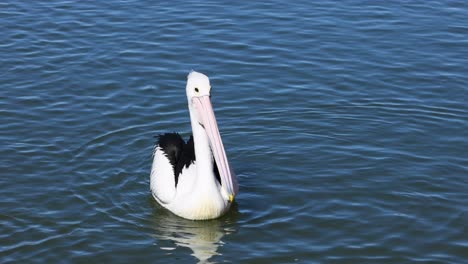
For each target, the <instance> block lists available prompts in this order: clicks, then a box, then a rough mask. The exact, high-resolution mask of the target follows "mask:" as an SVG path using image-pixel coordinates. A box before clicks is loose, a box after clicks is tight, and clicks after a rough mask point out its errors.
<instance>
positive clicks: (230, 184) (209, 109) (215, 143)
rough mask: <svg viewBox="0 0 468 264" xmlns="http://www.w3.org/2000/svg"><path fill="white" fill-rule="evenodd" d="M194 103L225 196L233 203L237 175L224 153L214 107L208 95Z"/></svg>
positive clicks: (195, 100) (195, 99) (197, 98)
mask: <svg viewBox="0 0 468 264" xmlns="http://www.w3.org/2000/svg"><path fill="white" fill-rule="evenodd" d="M192 103H193V105H194V106H195V109H196V110H197V112H198V116H199V118H200V119H201V120H200V121H201V123H202V125H203V127H204V128H205V131H206V134H207V135H208V139H209V141H210V146H211V151H212V152H213V156H214V159H215V161H216V164H217V165H218V171H219V174H220V176H221V186H222V190H223V192H222V193H223V196H224V198H225V199H226V200H228V201H229V202H231V203H232V202H233V201H234V198H235V196H236V194H237V191H238V186H237V179H236V175H235V174H234V172H233V171H232V169H231V167H230V166H229V162H228V159H227V156H226V152H225V151H224V146H223V141H222V140H221V135H220V133H219V129H218V124H217V123H216V117H215V115H214V111H213V106H212V105H211V100H210V97H209V96H208V95H204V96H197V97H192Z"/></svg>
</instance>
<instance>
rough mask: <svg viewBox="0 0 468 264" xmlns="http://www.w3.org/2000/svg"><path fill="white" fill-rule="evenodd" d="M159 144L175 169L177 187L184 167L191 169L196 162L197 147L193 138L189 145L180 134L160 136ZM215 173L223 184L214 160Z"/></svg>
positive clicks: (190, 139) (191, 137)
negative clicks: (191, 165)
mask: <svg viewBox="0 0 468 264" xmlns="http://www.w3.org/2000/svg"><path fill="white" fill-rule="evenodd" d="M157 144H158V145H159V147H160V148H161V149H162V151H163V152H164V154H165V155H166V157H167V158H168V159H169V162H170V163H171V165H172V168H173V169H174V177H175V185H176V187H177V183H178V181H179V175H180V174H181V173H182V170H183V169H184V167H185V168H186V167H189V166H190V164H193V163H194V162H195V146H194V143H193V136H192V135H190V138H189V140H188V141H187V143H186V142H185V141H184V140H183V139H182V137H181V136H180V135H179V133H166V134H163V135H159V136H158V142H157ZM213 173H214V175H215V177H216V180H217V181H218V182H219V184H221V177H220V175H219V170H218V165H217V164H216V161H215V160H214V158H213Z"/></svg>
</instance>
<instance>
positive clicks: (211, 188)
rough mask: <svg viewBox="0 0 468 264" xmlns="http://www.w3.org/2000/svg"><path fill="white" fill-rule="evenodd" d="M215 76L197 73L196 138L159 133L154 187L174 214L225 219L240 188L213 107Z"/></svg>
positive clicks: (191, 95)
mask: <svg viewBox="0 0 468 264" xmlns="http://www.w3.org/2000/svg"><path fill="white" fill-rule="evenodd" d="M210 91H211V85H210V80H209V78H208V77H207V76H206V75H204V74H202V73H199V72H195V71H192V72H191V73H190V74H189V75H188V77H187V86H186V93H187V100H188V108H189V112H190V121H191V124H192V134H193V135H192V136H191V137H190V139H189V140H188V141H187V142H185V141H184V140H183V139H182V137H181V136H180V135H179V134H177V133H167V134H163V135H160V136H159V139H158V142H157V145H156V147H155V150H154V155H153V164H152V168H151V176H150V188H151V193H152V194H153V197H154V198H155V199H156V201H157V202H158V203H159V204H160V205H162V206H163V207H165V208H167V209H168V210H169V211H171V212H173V213H174V214H176V215H178V216H180V217H183V218H187V219H192V220H205V219H213V218H217V217H220V216H221V215H223V214H224V213H226V212H227V211H228V210H229V208H230V206H231V203H232V202H233V201H234V197H235V196H236V195H237V192H238V185H237V179H236V175H235V174H234V172H233V170H232V168H231V167H230V166H229V162H228V159H227V156H226V152H225V150H224V146H223V142H222V140H221V135H220V132H219V129H218V124H217V122H216V118H215V115H214V111H213V107H212V105H211V99H210V98H211V96H210Z"/></svg>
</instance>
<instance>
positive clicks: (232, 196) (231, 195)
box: [229, 194, 234, 203]
mask: <svg viewBox="0 0 468 264" xmlns="http://www.w3.org/2000/svg"><path fill="white" fill-rule="evenodd" d="M229 202H230V203H232V202H234V194H230V195H229Z"/></svg>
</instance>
